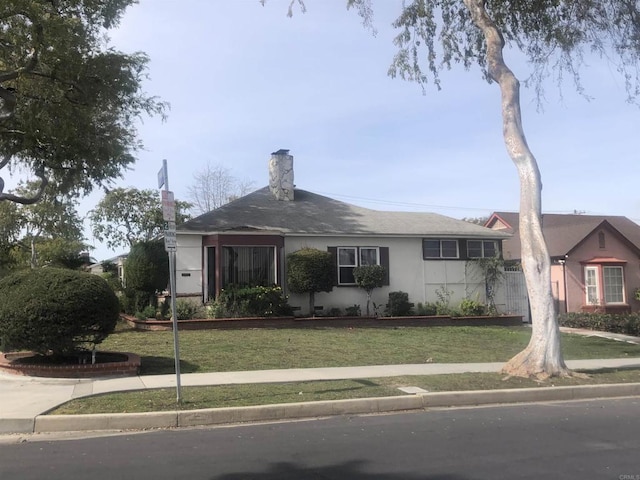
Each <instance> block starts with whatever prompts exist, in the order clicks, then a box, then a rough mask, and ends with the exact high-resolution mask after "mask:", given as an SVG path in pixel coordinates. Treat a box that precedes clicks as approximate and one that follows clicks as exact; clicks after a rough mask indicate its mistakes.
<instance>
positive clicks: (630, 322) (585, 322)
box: [558, 313, 640, 336]
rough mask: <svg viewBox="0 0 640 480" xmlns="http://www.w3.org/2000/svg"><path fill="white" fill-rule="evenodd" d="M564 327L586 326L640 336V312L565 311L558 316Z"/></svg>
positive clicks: (602, 330)
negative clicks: (613, 313) (617, 313)
mask: <svg viewBox="0 0 640 480" xmlns="http://www.w3.org/2000/svg"><path fill="white" fill-rule="evenodd" d="M558 323H559V324H560V326H562V327H571V328H586V329H588V330H598V331H601V332H611V333H622V334H625V335H633V336H640V314H639V313H629V314H620V315H612V314H606V313H563V314H561V315H560V316H559V317H558Z"/></svg>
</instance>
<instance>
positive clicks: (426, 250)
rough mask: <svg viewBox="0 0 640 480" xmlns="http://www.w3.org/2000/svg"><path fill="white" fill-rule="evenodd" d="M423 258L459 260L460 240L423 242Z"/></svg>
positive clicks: (430, 240) (428, 240)
mask: <svg viewBox="0 0 640 480" xmlns="http://www.w3.org/2000/svg"><path fill="white" fill-rule="evenodd" d="M422 256H423V258H424V259H425V260H426V259H429V258H458V257H459V253H458V240H432V239H425V240H423V241H422Z"/></svg>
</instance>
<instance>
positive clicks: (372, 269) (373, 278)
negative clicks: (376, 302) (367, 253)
mask: <svg viewBox="0 0 640 480" xmlns="http://www.w3.org/2000/svg"><path fill="white" fill-rule="evenodd" d="M386 275H387V271H386V269H385V268H384V267H383V266H382V265H363V266H361V267H355V268H354V269H353V278H354V279H355V281H356V283H357V284H358V286H359V287H360V288H362V289H363V290H364V291H365V292H367V317H368V316H369V303H370V301H371V292H373V290H374V289H375V288H380V287H382V286H383V285H384V280H385V277H386Z"/></svg>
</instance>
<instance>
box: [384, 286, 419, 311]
mask: <svg viewBox="0 0 640 480" xmlns="http://www.w3.org/2000/svg"><path fill="white" fill-rule="evenodd" d="M412 310H413V303H411V302H409V294H408V293H407V292H400V291H398V292H389V302H388V303H387V309H386V314H387V315H389V316H390V317H402V316H407V315H411V314H412V313H413V312H412Z"/></svg>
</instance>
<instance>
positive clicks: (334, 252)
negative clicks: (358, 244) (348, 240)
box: [327, 247, 339, 286]
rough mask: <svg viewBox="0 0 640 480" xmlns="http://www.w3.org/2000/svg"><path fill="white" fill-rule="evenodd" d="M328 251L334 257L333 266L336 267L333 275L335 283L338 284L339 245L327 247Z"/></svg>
mask: <svg viewBox="0 0 640 480" xmlns="http://www.w3.org/2000/svg"><path fill="white" fill-rule="evenodd" d="M327 251H328V252H329V253H330V254H331V258H332V259H333V268H334V269H335V272H334V275H333V285H334V286H337V285H338V273H339V272H338V247H327Z"/></svg>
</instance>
